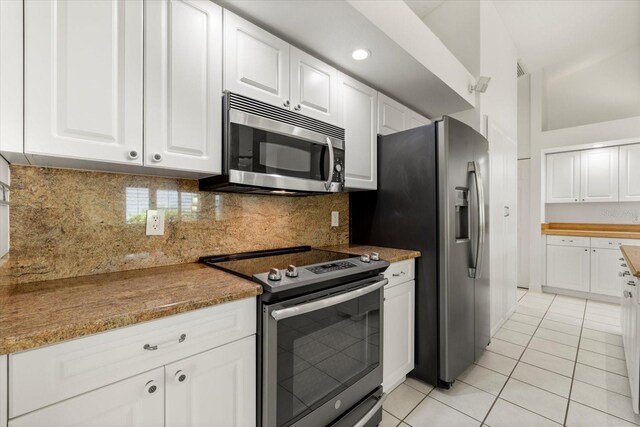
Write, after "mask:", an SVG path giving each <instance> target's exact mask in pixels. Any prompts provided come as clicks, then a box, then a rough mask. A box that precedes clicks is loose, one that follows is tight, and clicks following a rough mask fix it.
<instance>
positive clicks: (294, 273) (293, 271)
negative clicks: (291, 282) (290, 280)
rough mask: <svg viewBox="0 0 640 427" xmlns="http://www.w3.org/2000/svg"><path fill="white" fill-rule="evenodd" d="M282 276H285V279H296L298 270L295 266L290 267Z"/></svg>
mask: <svg viewBox="0 0 640 427" xmlns="http://www.w3.org/2000/svg"><path fill="white" fill-rule="evenodd" d="M284 274H286V275H287V277H298V268H297V267H296V266H295V265H290V266H289V267H287V271H285V272H284Z"/></svg>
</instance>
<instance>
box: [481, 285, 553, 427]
mask: <svg viewBox="0 0 640 427" xmlns="http://www.w3.org/2000/svg"><path fill="white" fill-rule="evenodd" d="M527 293H528V291H527ZM525 295H526V294H525ZM523 298H524V295H523ZM555 300H556V295H554V296H553V298H551V301H550V302H549V306H548V307H547V309H546V311H545V312H544V315H543V316H542V317H541V318H540V322H538V325H537V326H536V329H535V331H533V334H532V335H531V337H530V338H529V341H528V342H527V345H526V346H524V350H522V353H521V354H520V357H518V360H517V361H516V364H515V365H514V366H513V369H512V370H511V372H510V373H509V375H508V376H507V380H506V381H505V382H504V384H503V385H502V388H501V389H500V391H499V392H498V394H497V395H496V398H495V400H494V401H493V403H492V404H491V406H490V407H489V410H488V411H487V413H486V414H485V416H484V418H483V419H482V423H481V425H485V423H486V422H487V418H489V414H491V411H492V410H493V407H494V406H495V405H496V402H497V401H498V399H500V395H501V394H502V392H503V391H504V389H505V387H507V383H508V382H509V380H510V379H511V376H512V375H513V372H514V371H515V370H516V368H517V367H518V363H520V360H521V359H522V355H523V354H524V352H525V351H527V348H529V344H530V343H531V340H532V339H533V337H534V335H535V334H536V332H537V331H538V329H539V328H540V324H541V323H542V320H543V319H544V316H546V315H547V313H548V312H549V308H551V305H552V304H553V302H554V301H555ZM518 303H520V300H518ZM530 412H533V411H530ZM533 413H535V412H533ZM537 415H540V414H537ZM540 416H542V415H540ZM545 418H546V417H545Z"/></svg>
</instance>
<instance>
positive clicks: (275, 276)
mask: <svg viewBox="0 0 640 427" xmlns="http://www.w3.org/2000/svg"><path fill="white" fill-rule="evenodd" d="M268 277H269V280H273V281H274V282H277V281H278V280H280V279H282V276H281V275H280V270H278V269H277V268H272V269H271V270H269V276H268Z"/></svg>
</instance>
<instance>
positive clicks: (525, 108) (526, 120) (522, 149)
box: [518, 74, 531, 159]
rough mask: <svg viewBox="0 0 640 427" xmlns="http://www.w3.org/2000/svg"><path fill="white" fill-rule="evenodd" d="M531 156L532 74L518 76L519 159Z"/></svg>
mask: <svg viewBox="0 0 640 427" xmlns="http://www.w3.org/2000/svg"><path fill="white" fill-rule="evenodd" d="M529 157H531V75H529V74H525V75H524V76H522V77H518V159H528V158H529Z"/></svg>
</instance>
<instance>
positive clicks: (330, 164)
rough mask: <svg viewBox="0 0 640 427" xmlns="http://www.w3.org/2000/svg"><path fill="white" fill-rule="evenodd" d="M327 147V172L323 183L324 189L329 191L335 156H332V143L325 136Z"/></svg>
mask: <svg viewBox="0 0 640 427" xmlns="http://www.w3.org/2000/svg"><path fill="white" fill-rule="evenodd" d="M327 147H328V148H329V174H328V176H327V182H325V183H324V188H325V190H327V191H329V189H330V188H331V182H332V181H333V169H334V168H335V158H334V156H333V144H332V143H331V140H330V139H329V138H327Z"/></svg>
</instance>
